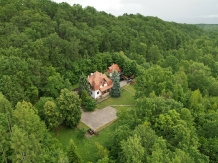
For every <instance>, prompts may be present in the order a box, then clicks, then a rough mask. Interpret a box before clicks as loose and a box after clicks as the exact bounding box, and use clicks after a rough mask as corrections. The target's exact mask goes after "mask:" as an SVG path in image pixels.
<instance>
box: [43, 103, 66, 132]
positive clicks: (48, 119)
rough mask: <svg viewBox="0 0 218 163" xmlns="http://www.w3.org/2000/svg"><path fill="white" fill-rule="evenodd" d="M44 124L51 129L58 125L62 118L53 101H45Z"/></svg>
mask: <svg viewBox="0 0 218 163" xmlns="http://www.w3.org/2000/svg"><path fill="white" fill-rule="evenodd" d="M44 116H45V124H46V126H47V128H48V129H50V130H53V129H55V128H56V127H58V126H59V125H60V124H61V122H62V120H63V118H62V115H61V114H60V111H59V109H58V108H57V106H56V104H55V103H54V102H53V101H47V102H46V103H45V105H44Z"/></svg>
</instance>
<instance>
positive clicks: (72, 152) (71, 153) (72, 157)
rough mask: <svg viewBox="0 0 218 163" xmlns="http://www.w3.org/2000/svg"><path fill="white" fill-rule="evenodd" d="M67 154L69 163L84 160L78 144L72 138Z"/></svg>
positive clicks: (78, 162)
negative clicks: (78, 150)
mask: <svg viewBox="0 0 218 163" xmlns="http://www.w3.org/2000/svg"><path fill="white" fill-rule="evenodd" d="M67 156H68V159H69V163H81V162H82V159H81V157H80V155H79V154H78V153H77V151H76V146H75V144H74V142H73V140H72V139H71V140H70V145H69V148H68V150H67Z"/></svg>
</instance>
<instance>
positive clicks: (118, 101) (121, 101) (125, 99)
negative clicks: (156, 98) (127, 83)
mask: <svg viewBox="0 0 218 163" xmlns="http://www.w3.org/2000/svg"><path fill="white" fill-rule="evenodd" d="M108 105H135V99H134V95H133V94H131V93H129V92H128V91H126V90H124V89H122V94H121V97H118V98H113V97H110V98H108V99H107V100H105V101H102V102H101V103H98V104H97V108H99V109H102V108H104V107H106V106H108Z"/></svg>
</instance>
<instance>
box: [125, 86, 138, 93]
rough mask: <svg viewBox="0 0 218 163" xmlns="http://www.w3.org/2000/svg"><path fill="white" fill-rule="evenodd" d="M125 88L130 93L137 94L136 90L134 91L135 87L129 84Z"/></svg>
mask: <svg viewBox="0 0 218 163" xmlns="http://www.w3.org/2000/svg"><path fill="white" fill-rule="evenodd" d="M123 88H125V89H127V90H128V91H130V92H132V93H133V94H135V92H136V90H135V89H134V87H133V85H130V84H127V85H125V86H124V87H123Z"/></svg>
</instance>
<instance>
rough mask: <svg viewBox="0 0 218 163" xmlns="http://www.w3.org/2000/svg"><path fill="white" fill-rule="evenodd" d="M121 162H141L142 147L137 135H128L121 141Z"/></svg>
mask: <svg viewBox="0 0 218 163" xmlns="http://www.w3.org/2000/svg"><path fill="white" fill-rule="evenodd" d="M121 149H122V157H121V160H120V161H121V162H127V163H132V162H138V163H140V162H143V156H144V149H143V147H142V145H141V138H140V137H138V136H137V135H134V136H132V137H129V138H128V139H127V141H122V142H121Z"/></svg>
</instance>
